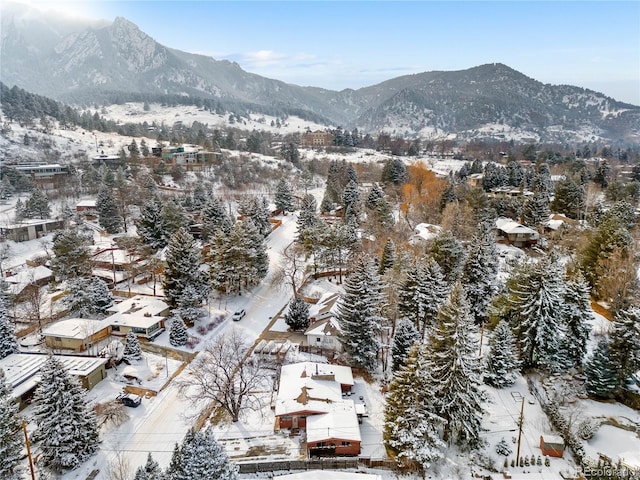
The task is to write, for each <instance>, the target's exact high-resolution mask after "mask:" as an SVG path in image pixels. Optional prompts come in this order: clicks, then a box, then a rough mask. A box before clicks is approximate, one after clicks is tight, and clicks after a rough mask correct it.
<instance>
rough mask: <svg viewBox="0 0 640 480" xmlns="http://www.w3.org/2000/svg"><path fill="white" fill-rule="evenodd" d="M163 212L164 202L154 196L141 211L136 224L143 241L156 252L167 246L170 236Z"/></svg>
mask: <svg viewBox="0 0 640 480" xmlns="http://www.w3.org/2000/svg"><path fill="white" fill-rule="evenodd" d="M162 212H163V208H162V202H161V201H160V199H159V198H158V197H157V196H156V195H153V196H152V197H151V199H150V200H149V201H147V202H146V203H145V204H144V205H143V206H142V208H141V209H140V218H138V221H137V222H136V226H137V230H138V235H139V236H140V238H142V241H143V242H144V243H145V244H147V245H149V246H150V247H151V248H154V249H156V250H157V249H160V248H164V247H165V246H166V245H167V238H168V235H167V231H166V228H165V224H164V217H163V214H162Z"/></svg>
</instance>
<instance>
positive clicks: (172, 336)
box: [169, 315, 189, 347]
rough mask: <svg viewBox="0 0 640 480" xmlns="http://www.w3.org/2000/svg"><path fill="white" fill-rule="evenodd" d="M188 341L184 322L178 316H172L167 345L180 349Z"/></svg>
mask: <svg viewBox="0 0 640 480" xmlns="http://www.w3.org/2000/svg"><path fill="white" fill-rule="evenodd" d="M188 340H189V332H188V331H187V326H186V325H185V324H184V320H182V318H181V317H179V316H178V315H176V316H174V317H173V321H172V322H171V327H170V329H169V343H170V344H171V345H173V346H174V347H181V346H183V345H186V344H187V341H188Z"/></svg>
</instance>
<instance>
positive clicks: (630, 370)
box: [609, 307, 640, 387]
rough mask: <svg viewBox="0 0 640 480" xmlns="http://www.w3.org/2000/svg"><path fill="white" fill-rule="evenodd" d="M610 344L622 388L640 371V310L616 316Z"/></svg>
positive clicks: (623, 311) (629, 310)
mask: <svg viewBox="0 0 640 480" xmlns="http://www.w3.org/2000/svg"><path fill="white" fill-rule="evenodd" d="M609 342H610V343H609V351H610V352H611V361H612V363H613V365H614V367H615V369H616V373H617V374H618V386H619V387H622V386H623V385H624V383H625V381H626V380H627V378H628V377H629V376H630V375H633V374H634V373H635V372H637V371H638V369H640V308H638V307H631V308H629V309H627V310H620V311H618V312H616V313H615V314H614V317H613V327H612V329H611V332H610V333H609Z"/></svg>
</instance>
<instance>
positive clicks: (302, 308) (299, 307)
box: [284, 297, 309, 331]
mask: <svg viewBox="0 0 640 480" xmlns="http://www.w3.org/2000/svg"><path fill="white" fill-rule="evenodd" d="M284 321H285V323H286V324H287V325H289V327H291V329H292V330H302V331H304V330H306V329H307V327H309V305H308V304H307V302H305V301H304V300H303V299H302V298H300V297H294V298H293V300H291V301H290V302H289V309H288V310H287V313H285V315H284Z"/></svg>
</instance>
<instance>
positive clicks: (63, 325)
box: [42, 318, 111, 352]
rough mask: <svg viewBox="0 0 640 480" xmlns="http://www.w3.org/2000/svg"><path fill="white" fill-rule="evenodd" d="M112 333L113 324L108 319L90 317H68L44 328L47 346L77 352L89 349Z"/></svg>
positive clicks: (43, 333) (43, 334)
mask: <svg viewBox="0 0 640 480" xmlns="http://www.w3.org/2000/svg"><path fill="white" fill-rule="evenodd" d="M110 334H111V324H110V323H109V322H108V321H106V320H93V319H88V318H67V319H64V320H60V321H58V322H55V323H51V324H49V325H47V326H46V327H45V328H43V329H42V336H43V337H44V343H45V345H46V346H47V347H49V348H52V349H58V350H73V351H75V352H83V351H85V350H88V349H89V348H91V347H93V346H94V345H96V344H98V343H100V342H101V341H102V340H104V339H106V338H108V337H109V335H110Z"/></svg>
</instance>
